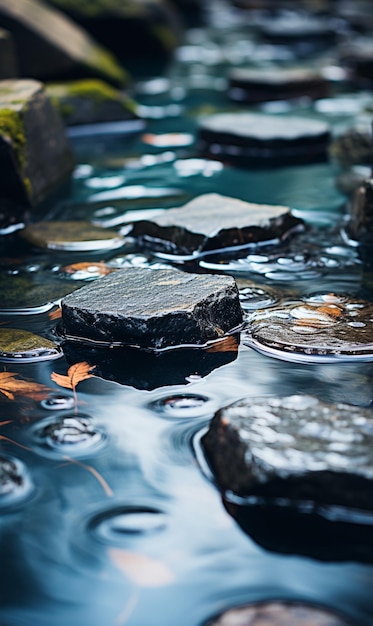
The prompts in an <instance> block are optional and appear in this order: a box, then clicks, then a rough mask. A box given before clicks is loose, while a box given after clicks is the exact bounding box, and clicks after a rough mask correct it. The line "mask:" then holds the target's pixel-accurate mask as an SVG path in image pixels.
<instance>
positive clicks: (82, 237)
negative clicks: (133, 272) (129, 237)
mask: <svg viewBox="0 0 373 626" xmlns="http://www.w3.org/2000/svg"><path fill="white" fill-rule="evenodd" d="M20 236H21V237H22V238H23V239H25V240H26V241H28V242H29V243H31V244H32V245H34V246H37V247H38V248H47V249H48V250H66V251H74V252H82V251H85V252H87V251H94V250H115V249H116V248H120V247H121V246H123V244H124V238H123V237H122V236H121V235H119V234H118V233H117V231H115V230H110V229H108V228H101V226H94V225H93V224H91V223H90V222H84V221H76V222H54V221H51V222H47V221H45V222H34V223H33V224H29V225H28V226H26V228H24V229H23V230H22V231H21V232H20Z"/></svg>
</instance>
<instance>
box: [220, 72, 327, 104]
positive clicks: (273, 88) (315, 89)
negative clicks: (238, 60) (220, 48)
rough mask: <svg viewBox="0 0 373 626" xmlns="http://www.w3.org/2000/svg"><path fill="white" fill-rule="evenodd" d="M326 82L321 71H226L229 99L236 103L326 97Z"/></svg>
mask: <svg viewBox="0 0 373 626" xmlns="http://www.w3.org/2000/svg"><path fill="white" fill-rule="evenodd" d="M328 93H329V87H328V82H327V80H326V79H325V78H324V77H323V76H322V74H321V73H320V72H317V71H315V70H311V69H307V68H290V69H286V68H276V70H273V69H270V70H265V69H263V68H260V69H257V68H244V67H237V68H233V69H232V70H231V71H230V72H229V85H228V96H229V98H230V99H231V100H234V101H236V102H247V103H249V104H255V103H258V102H269V101H271V100H290V99H292V98H302V97H307V98H312V99H317V98H325V97H326V96H327V95H328Z"/></svg>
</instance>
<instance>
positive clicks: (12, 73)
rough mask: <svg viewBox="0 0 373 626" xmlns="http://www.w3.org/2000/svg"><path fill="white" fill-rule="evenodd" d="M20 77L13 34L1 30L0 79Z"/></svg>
mask: <svg viewBox="0 0 373 626" xmlns="http://www.w3.org/2000/svg"><path fill="white" fill-rule="evenodd" d="M16 76H18V68H17V61H16V52H15V48H14V43H13V39H12V36H11V34H10V33H9V32H8V31H7V30H4V29H3V28H0V79H1V80H3V79H4V78H15V77H16Z"/></svg>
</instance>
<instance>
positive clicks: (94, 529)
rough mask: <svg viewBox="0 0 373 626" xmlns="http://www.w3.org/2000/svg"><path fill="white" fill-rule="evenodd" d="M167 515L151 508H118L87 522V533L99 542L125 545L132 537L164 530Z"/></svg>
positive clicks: (99, 514)
mask: <svg viewBox="0 0 373 626" xmlns="http://www.w3.org/2000/svg"><path fill="white" fill-rule="evenodd" d="M166 526H167V515H166V513H165V512H164V511H162V510H161V509H158V508H155V507H151V506H118V507H116V508H113V509H109V510H107V511H103V512H101V513H98V514H97V515H95V516H94V517H92V518H91V519H90V520H89V522H88V531H89V532H90V533H91V534H92V535H93V536H94V537H95V539H98V540H99V541H101V542H104V543H108V544H114V545H115V544H117V545H118V544H119V545H122V544H126V543H127V542H128V541H129V539H130V538H131V536H133V535H145V534H149V533H156V532H160V531H162V530H164V529H165V528H166Z"/></svg>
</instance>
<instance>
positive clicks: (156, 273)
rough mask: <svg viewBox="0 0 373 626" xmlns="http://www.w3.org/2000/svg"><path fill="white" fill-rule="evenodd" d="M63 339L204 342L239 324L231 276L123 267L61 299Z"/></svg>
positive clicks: (159, 344)
mask: <svg viewBox="0 0 373 626" xmlns="http://www.w3.org/2000/svg"><path fill="white" fill-rule="evenodd" d="M62 319H63V324H64V330H65V333H66V337H67V339H74V338H75V339H82V340H91V341H96V342H99V343H100V342H101V343H102V344H103V345H107V346H110V345H111V344H114V345H129V346H136V347H141V348H150V349H155V350H157V349H162V348H165V347H169V346H180V345H185V344H193V345H194V344H196V345H200V344H205V343H206V342H208V341H211V340H215V339H218V338H220V337H223V336H224V335H225V334H226V333H228V332H229V331H232V330H233V329H235V328H236V327H238V326H239V325H240V324H241V322H242V310H241V306H240V302H239V297H238V290H237V287H236V283H235V281H234V280H233V278H231V277H226V276H211V275H209V274H186V273H184V272H180V271H179V270H172V269H170V270H168V269H167V270H166V269H165V270H163V269H157V270H152V269H140V268H126V269H124V270H118V271H117V272H114V273H113V274H109V275H108V276H104V277H103V278H100V280H98V281H95V283H94V284H92V283H91V284H88V285H87V286H86V287H82V289H78V290H77V291H76V292H75V293H74V294H70V295H68V296H66V298H64V299H63V300H62Z"/></svg>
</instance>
